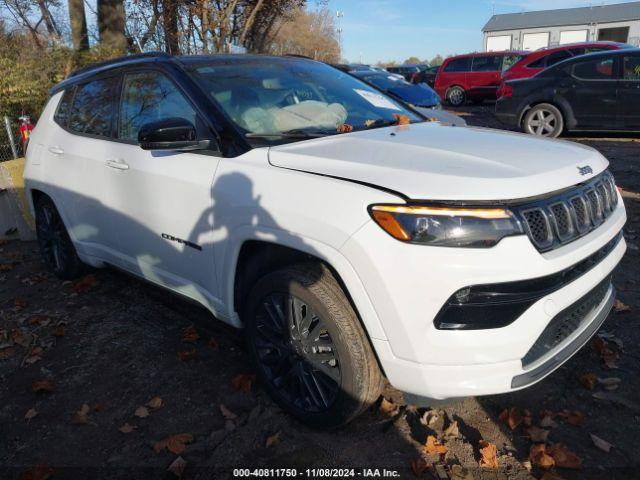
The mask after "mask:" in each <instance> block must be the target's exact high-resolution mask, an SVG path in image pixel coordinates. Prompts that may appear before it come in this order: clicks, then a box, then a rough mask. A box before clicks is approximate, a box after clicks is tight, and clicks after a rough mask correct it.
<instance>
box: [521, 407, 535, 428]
mask: <svg viewBox="0 0 640 480" xmlns="http://www.w3.org/2000/svg"><path fill="white" fill-rule="evenodd" d="M522 423H523V424H524V425H525V426H527V427H530V426H531V425H533V416H532V415H531V411H530V410H527V409H525V410H524V412H523V413H522Z"/></svg>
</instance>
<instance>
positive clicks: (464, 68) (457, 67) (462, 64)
mask: <svg viewBox="0 0 640 480" xmlns="http://www.w3.org/2000/svg"><path fill="white" fill-rule="evenodd" d="M469 70H471V57H464V58H457V59H455V60H451V61H450V62H449V63H447V65H446V66H445V67H444V71H445V72H451V73H453V72H468V71H469Z"/></svg>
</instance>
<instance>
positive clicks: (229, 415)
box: [220, 404, 238, 420]
mask: <svg viewBox="0 0 640 480" xmlns="http://www.w3.org/2000/svg"><path fill="white" fill-rule="evenodd" d="M220 413H222V416H223V417H224V418H226V419H227V420H235V419H236V418H238V416H237V415H236V414H235V413H233V412H232V411H231V410H229V409H228V408H227V407H225V406H224V405H223V404H220Z"/></svg>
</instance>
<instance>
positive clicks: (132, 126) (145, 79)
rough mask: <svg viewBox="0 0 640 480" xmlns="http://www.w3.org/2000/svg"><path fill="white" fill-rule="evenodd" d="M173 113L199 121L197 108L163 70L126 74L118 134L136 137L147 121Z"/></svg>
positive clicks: (163, 117)
mask: <svg viewBox="0 0 640 480" xmlns="http://www.w3.org/2000/svg"><path fill="white" fill-rule="evenodd" d="M170 117H178V118H184V119H186V120H189V121H190V122H191V123H192V124H193V125H194V126H195V125H196V112H195V110H194V109H193V107H192V106H191V104H190V103H189V102H188V101H187V99H185V98H184V96H183V95H182V93H181V92H180V90H178V88H177V87H176V86H175V85H174V84H173V82H172V81H171V80H169V79H168V78H167V77H166V76H165V75H163V74H162V73H160V72H142V73H135V74H129V75H125V77H124V84H123V87H122V99H121V100H120V122H119V123H120V124H119V126H118V138H121V139H123V140H132V141H137V140H138V130H140V127H142V126H143V125H144V124H145V123H150V122H155V121H157V120H162V119H165V118H170Z"/></svg>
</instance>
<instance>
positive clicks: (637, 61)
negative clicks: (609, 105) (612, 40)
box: [618, 54, 640, 130]
mask: <svg viewBox="0 0 640 480" xmlns="http://www.w3.org/2000/svg"><path fill="white" fill-rule="evenodd" d="M618 85H619V89H618V98H619V99H620V101H619V102H618V108H619V112H620V114H619V116H620V118H619V120H620V126H621V128H629V129H633V130H640V55H639V54H629V55H625V56H623V57H622V78H621V80H620V82H619V83H618Z"/></svg>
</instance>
